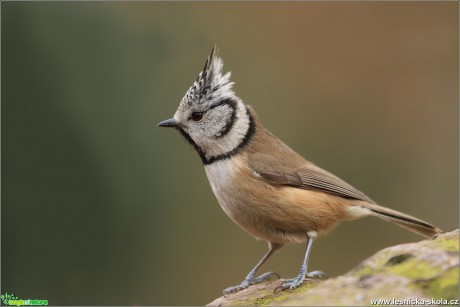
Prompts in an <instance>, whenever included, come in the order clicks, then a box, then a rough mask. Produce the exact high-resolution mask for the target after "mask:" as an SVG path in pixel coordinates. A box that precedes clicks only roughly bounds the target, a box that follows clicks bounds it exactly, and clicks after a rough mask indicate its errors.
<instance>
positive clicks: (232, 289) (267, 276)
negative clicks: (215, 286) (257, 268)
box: [223, 272, 280, 295]
mask: <svg viewBox="0 0 460 307" xmlns="http://www.w3.org/2000/svg"><path fill="white" fill-rule="evenodd" d="M272 276H276V277H277V278H280V276H279V275H278V273H275V272H267V273H264V274H262V275H260V276H258V277H255V278H254V277H249V278H246V279H245V280H244V281H243V282H242V283H241V284H239V285H237V286H233V287H228V288H226V289H225V290H224V291H223V293H224V295H227V294H230V293H234V292H238V291H241V290H243V289H246V288H247V287H249V286H250V285H254V284H258V283H261V282H264V281H267V280H269V279H270V278H271V277H272Z"/></svg>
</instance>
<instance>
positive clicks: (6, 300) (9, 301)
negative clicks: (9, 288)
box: [1, 293, 48, 306]
mask: <svg viewBox="0 0 460 307" xmlns="http://www.w3.org/2000/svg"><path fill="white" fill-rule="evenodd" d="M1 299H2V304H3V305H7V306H43V305H48V300H31V299H27V300H21V299H19V298H18V297H17V296H15V295H14V294H12V293H5V294H2V295H1Z"/></svg>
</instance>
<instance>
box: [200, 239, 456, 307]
mask: <svg viewBox="0 0 460 307" xmlns="http://www.w3.org/2000/svg"><path fill="white" fill-rule="evenodd" d="M282 281H283V280H277V281H272V282H266V283H263V284H260V285H254V286H251V287H249V288H248V289H245V290H243V291H240V292H238V293H234V294H229V295H227V296H226V297H220V298H218V299H216V300H214V301H213V302H212V303H210V304H209V305H208V306H231V305H233V306H242V305H245V306H248V305H250V306H265V305H280V306H315V305H320V306H321V305H322V306H328V305H329V306H331V305H350V306H356V305H368V306H369V305H372V300H392V299H395V300H407V299H411V300H413V301H412V305H414V303H418V304H419V305H421V304H420V303H421V302H422V300H424V301H425V302H428V303H429V304H431V305H440V304H442V303H446V302H453V301H451V300H457V303H458V298H459V291H458V287H459V282H458V281H459V232H458V230H455V231H452V232H449V233H444V234H441V235H439V236H437V237H436V238H434V239H428V240H423V241H420V242H417V243H409V244H401V245H396V246H392V247H388V248H385V249H383V250H381V251H379V252H378V253H376V254H375V255H373V256H372V257H370V258H368V259H366V260H364V261H363V262H361V263H360V264H359V265H358V266H356V267H355V268H354V269H353V270H351V271H350V272H348V273H347V274H345V275H342V276H339V277H336V278H332V279H329V280H327V281H324V282H320V281H317V280H306V281H305V283H304V284H303V285H302V286H301V287H300V288H298V289H295V290H293V291H276V293H274V290H275V289H276V287H278V286H279V285H280V284H281V282H282ZM417 300H418V301H417ZM440 300H446V301H442V302H441V301H440ZM396 304H398V303H397V302H395V301H393V302H390V303H389V304H387V305H396ZM401 304H403V305H409V304H410V303H409V302H406V303H399V305H401Z"/></svg>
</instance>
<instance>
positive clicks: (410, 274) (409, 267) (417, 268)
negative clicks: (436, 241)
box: [387, 259, 439, 279]
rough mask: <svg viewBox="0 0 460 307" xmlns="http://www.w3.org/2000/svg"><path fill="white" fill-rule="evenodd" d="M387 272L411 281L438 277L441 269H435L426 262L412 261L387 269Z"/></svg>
mask: <svg viewBox="0 0 460 307" xmlns="http://www.w3.org/2000/svg"><path fill="white" fill-rule="evenodd" d="M387 272H389V273H392V274H396V275H400V276H404V277H407V278H409V279H417V278H423V279H427V278H432V277H435V276H436V275H438V274H439V268H437V267H433V266H431V265H430V264H428V263H426V262H422V261H417V260H414V259H411V260H408V261H406V262H403V263H401V264H398V265H393V266H389V267H387Z"/></svg>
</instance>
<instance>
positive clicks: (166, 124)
mask: <svg viewBox="0 0 460 307" xmlns="http://www.w3.org/2000/svg"><path fill="white" fill-rule="evenodd" d="M157 126H158V127H177V126H178V124H177V122H176V120H175V119H174V118H170V119H167V120H164V121H162V122H161V123H159V124H158V125H157Z"/></svg>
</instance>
